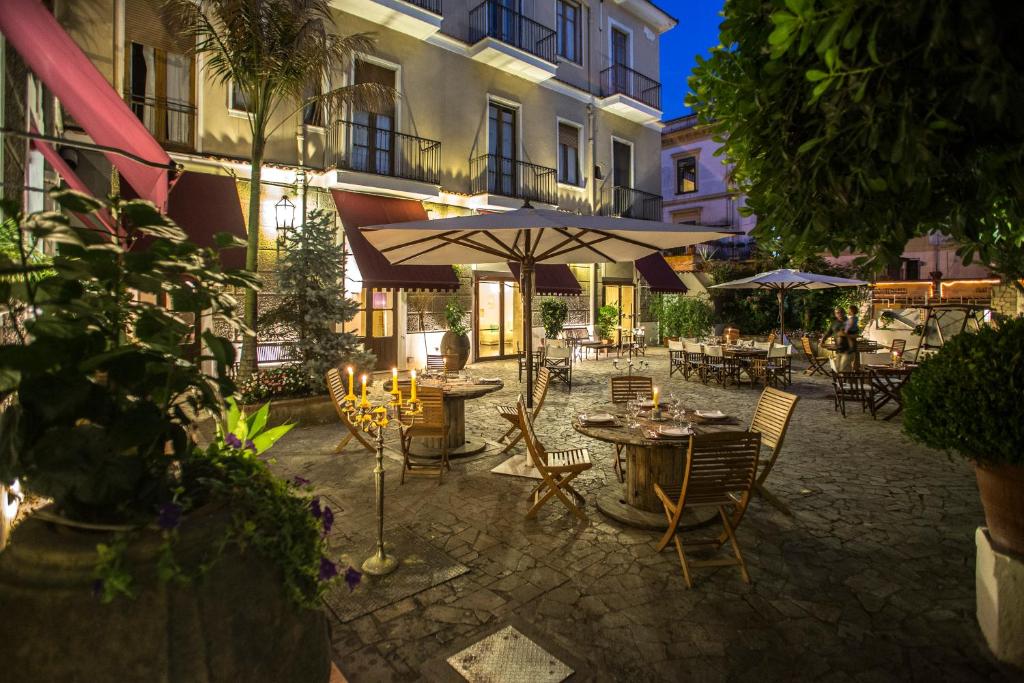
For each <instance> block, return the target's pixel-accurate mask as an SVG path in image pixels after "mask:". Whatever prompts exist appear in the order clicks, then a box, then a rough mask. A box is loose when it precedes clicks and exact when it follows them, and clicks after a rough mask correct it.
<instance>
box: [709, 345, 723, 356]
mask: <svg viewBox="0 0 1024 683" xmlns="http://www.w3.org/2000/svg"><path fill="white" fill-rule="evenodd" d="M704 355H705V356H709V357H711V358H722V356H723V355H724V354H723V353H722V347H721V346H717V345H714V346H705V347H704Z"/></svg>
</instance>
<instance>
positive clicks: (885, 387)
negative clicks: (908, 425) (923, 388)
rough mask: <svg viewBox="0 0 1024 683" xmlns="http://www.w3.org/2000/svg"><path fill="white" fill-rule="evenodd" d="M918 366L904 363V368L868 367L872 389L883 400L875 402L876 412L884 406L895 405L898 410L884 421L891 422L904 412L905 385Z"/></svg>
mask: <svg viewBox="0 0 1024 683" xmlns="http://www.w3.org/2000/svg"><path fill="white" fill-rule="evenodd" d="M916 367H917V365H916V364H912V363H904V364H903V367H894V366H892V365H868V366H866V368H867V371H868V374H869V375H870V377H871V386H872V388H873V389H874V390H875V391H876V392H878V394H879V395H881V397H882V398H881V399H880V400H878V401H876V402H875V411H876V412H877V411H878V410H880V409H881V408H882V406H884V405H886V404H888V403H890V402H891V403H893V404H894V405H895V406H896V409H895V410H893V411H892V412H891V413H889V414H888V415H886V416H885V417H884V418H882V419H884V420H891V419H893V418H894V417H896V416H897V415H899V414H900V413H901V412H903V385H904V384H906V383H907V380H908V379H910V375H911V373H912V372H913V371H914V368H916Z"/></svg>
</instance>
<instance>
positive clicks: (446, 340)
mask: <svg viewBox="0 0 1024 683" xmlns="http://www.w3.org/2000/svg"><path fill="white" fill-rule="evenodd" d="M441 354H442V355H445V356H450V357H454V358H455V360H456V367H454V368H452V367H450V368H448V369H449V370H461V369H462V368H464V367H466V362H467V361H469V335H466V334H455V333H454V332H452V331H451V330H449V331H448V332H445V333H444V336H443V337H441Z"/></svg>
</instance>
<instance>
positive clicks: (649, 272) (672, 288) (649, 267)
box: [633, 253, 686, 294]
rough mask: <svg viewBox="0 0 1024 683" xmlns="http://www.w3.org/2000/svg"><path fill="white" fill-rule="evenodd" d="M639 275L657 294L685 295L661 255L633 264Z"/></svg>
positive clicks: (652, 255)
mask: <svg viewBox="0 0 1024 683" xmlns="http://www.w3.org/2000/svg"><path fill="white" fill-rule="evenodd" d="M633 265H635V266H636V269H637V270H638V271H640V275H642V276H643V278H644V279H645V280H647V284H648V285H650V287H651V291H652V292H655V293H658V294H685V293H686V285H684V284H683V282H682V280H680V279H679V276H678V275H676V272H675V271H674V270H672V267H671V266H669V265H668V263H666V261H665V257H664V256H662V255H661V254H657V253H655V254H651V255H650V256H644V257H643V258H642V259H637V260H636V261H634V262H633Z"/></svg>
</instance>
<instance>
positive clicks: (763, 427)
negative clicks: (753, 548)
mask: <svg viewBox="0 0 1024 683" xmlns="http://www.w3.org/2000/svg"><path fill="white" fill-rule="evenodd" d="M799 400H800V397H798V396H796V395H794V394H789V393H786V392H785V391H779V390H778V389H773V388H771V387H766V388H765V390H764V391H762V392H761V398H760V399H758V401H757V408H755V409H754V417H753V419H751V421H750V431H751V432H756V433H758V434H760V435H761V445H762V446H766V447H767V448H769V449H770V452H769V455H768V459H767V460H766V461H763V466H762V467H761V468H760V471H759V473H758V475H757V481H755V482H754V490H755V491H757V493H758V494H759V495H760V496H761V497H762V498H764V499H765V500H766V501H767V502H768V503H770V504H771V505H773V506H775V507H776V508H778V509H779V510H780V511H781V512H783V513H785V514H787V515H792V514H793V513H792V512H790V510H789V507H788V506H787V505H786V504H785V503H783V502H782V501H781V500H779V499H778V498H776V497H775V495H774V494H772V493H771V492H769V491H767V490H766V489H765V488H764V480H765V479H767V478H768V475H769V474H770V473H771V471H772V468H773V467H775V461H776V460H778V459H779V452H780V451H781V450H782V442H783V440H784V439H785V438H786V430H787V429H788V428H789V420H790V418H792V417H793V409H794V408H795V407H796V403H797V401H799Z"/></svg>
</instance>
